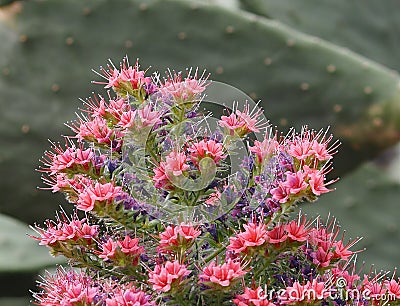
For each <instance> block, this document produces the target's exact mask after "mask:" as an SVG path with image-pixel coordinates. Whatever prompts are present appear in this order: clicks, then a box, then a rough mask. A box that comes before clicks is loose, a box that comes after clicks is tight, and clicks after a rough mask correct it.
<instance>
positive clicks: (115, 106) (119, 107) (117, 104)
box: [106, 98, 131, 121]
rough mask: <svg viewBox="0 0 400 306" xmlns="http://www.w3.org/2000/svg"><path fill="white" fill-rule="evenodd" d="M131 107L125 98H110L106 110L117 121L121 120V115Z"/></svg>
mask: <svg viewBox="0 0 400 306" xmlns="http://www.w3.org/2000/svg"><path fill="white" fill-rule="evenodd" d="M130 109H131V107H130V105H129V103H127V101H126V100H125V99H122V98H119V99H110V100H109V104H108V107H107V108H106V112H107V113H109V114H110V115H111V116H112V117H114V119H115V120H116V121H119V120H120V118H121V115H122V114H123V113H125V112H127V111H130Z"/></svg>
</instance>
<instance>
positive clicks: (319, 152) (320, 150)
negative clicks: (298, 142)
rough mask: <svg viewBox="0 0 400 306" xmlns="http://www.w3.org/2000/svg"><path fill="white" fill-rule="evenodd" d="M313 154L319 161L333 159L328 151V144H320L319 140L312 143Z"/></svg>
mask: <svg viewBox="0 0 400 306" xmlns="http://www.w3.org/2000/svg"><path fill="white" fill-rule="evenodd" d="M329 140H330V139H329ZM329 140H328V141H329ZM311 152H312V153H313V154H314V156H315V157H316V158H317V159H318V160H319V161H324V160H330V159H331V158H332V155H331V154H330V153H329V152H328V149H327V142H323V143H319V142H318V141H317V140H315V139H314V140H313V141H312V142H311Z"/></svg>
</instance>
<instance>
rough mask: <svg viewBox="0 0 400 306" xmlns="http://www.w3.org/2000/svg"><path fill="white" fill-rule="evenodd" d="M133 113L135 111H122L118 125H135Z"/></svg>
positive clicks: (128, 126) (127, 126) (125, 126)
mask: <svg viewBox="0 0 400 306" xmlns="http://www.w3.org/2000/svg"><path fill="white" fill-rule="evenodd" d="M135 115H136V112H135V111H132V110H129V111H127V112H123V113H122V114H121V117H120V118H119V122H118V123H117V124H118V125H119V126H121V127H123V128H127V129H128V128H130V127H133V126H134V125H135Z"/></svg>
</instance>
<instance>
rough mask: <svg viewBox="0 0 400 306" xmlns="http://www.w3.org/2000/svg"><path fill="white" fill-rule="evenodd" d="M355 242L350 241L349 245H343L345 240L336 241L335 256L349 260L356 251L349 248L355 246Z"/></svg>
mask: <svg viewBox="0 0 400 306" xmlns="http://www.w3.org/2000/svg"><path fill="white" fill-rule="evenodd" d="M356 242H357V241H355V242H354V243H349V244H348V245H343V241H342V240H339V241H336V242H335V243H334V244H333V245H334V247H335V253H334V258H341V259H343V260H347V259H348V258H349V257H350V256H351V255H353V253H354V252H352V251H350V250H349V248H350V247H351V246H353V245H354V244H355V243H356Z"/></svg>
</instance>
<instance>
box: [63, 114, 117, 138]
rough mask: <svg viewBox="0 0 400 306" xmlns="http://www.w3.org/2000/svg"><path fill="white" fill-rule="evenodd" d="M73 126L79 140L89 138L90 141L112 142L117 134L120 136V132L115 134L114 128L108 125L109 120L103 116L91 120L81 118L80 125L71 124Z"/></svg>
mask: <svg viewBox="0 0 400 306" xmlns="http://www.w3.org/2000/svg"><path fill="white" fill-rule="evenodd" d="M71 128H72V130H73V131H74V132H75V133H77V134H76V137H77V138H78V139H79V141H82V140H87V141H90V142H97V143H104V144H110V143H111V141H112V140H113V139H114V138H115V136H118V134H117V135H114V130H112V129H110V128H109V127H108V124H107V121H106V120H105V119H104V118H102V117H95V118H94V119H93V120H91V121H83V120H81V121H80V123H79V126H71ZM119 136H121V135H119Z"/></svg>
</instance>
